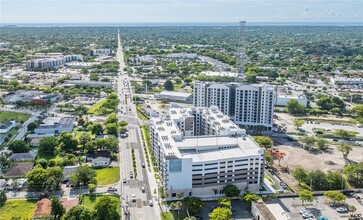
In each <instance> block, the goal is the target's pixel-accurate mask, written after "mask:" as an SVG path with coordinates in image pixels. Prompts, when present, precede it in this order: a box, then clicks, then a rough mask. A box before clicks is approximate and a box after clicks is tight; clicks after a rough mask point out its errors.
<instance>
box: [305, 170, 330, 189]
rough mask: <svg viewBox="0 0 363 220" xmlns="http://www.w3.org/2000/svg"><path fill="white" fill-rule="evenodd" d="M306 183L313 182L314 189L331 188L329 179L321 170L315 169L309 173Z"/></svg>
mask: <svg viewBox="0 0 363 220" xmlns="http://www.w3.org/2000/svg"><path fill="white" fill-rule="evenodd" d="M306 184H311V186H312V189H314V190H326V189H329V181H328V178H327V176H326V174H325V173H324V172H323V171H321V170H315V171H311V172H310V173H308V178H307V182H306Z"/></svg>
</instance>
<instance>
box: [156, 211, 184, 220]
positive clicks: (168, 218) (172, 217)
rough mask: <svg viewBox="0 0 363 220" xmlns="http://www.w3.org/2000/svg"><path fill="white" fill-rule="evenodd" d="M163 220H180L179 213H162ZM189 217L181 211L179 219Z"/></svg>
mask: <svg viewBox="0 0 363 220" xmlns="http://www.w3.org/2000/svg"><path fill="white" fill-rule="evenodd" d="M160 216H161V219H162V220H176V219H178V211H170V212H163V213H160ZM186 217H188V214H187V213H186V212H185V211H182V210H180V211H179V219H184V218H186Z"/></svg>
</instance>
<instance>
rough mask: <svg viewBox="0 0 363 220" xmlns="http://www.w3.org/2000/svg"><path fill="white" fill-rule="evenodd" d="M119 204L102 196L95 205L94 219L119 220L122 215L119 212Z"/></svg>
mask: <svg viewBox="0 0 363 220" xmlns="http://www.w3.org/2000/svg"><path fill="white" fill-rule="evenodd" d="M117 206H118V204H117V202H116V201H115V200H112V199H111V198H110V197H109V196H102V197H101V198H100V200H98V202H97V203H96V205H95V208H94V212H95V213H94V219H96V220H104V219H107V220H119V219H120V215H119V214H118V212H117V208H118V207H117Z"/></svg>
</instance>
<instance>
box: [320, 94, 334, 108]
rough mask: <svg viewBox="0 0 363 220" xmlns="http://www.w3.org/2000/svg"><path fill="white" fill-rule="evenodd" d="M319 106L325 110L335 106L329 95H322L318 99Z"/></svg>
mask: <svg viewBox="0 0 363 220" xmlns="http://www.w3.org/2000/svg"><path fill="white" fill-rule="evenodd" d="M316 104H317V105H318V106H320V108H321V109H323V110H330V109H332V108H333V102H332V100H331V99H330V98H329V97H327V96H322V97H320V98H319V99H318V101H317V102H316Z"/></svg>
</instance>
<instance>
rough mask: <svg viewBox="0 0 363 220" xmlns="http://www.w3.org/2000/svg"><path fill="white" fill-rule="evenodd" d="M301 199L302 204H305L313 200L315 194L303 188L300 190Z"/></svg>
mask: <svg viewBox="0 0 363 220" xmlns="http://www.w3.org/2000/svg"><path fill="white" fill-rule="evenodd" d="M299 199H300V200H301V205H303V206H304V202H305V201H306V202H312V201H313V199H314V195H313V193H312V192H311V191H309V190H306V189H303V190H300V192H299Z"/></svg>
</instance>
